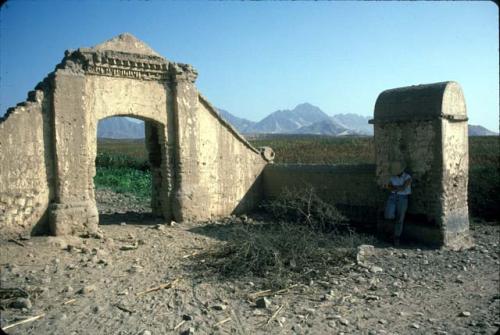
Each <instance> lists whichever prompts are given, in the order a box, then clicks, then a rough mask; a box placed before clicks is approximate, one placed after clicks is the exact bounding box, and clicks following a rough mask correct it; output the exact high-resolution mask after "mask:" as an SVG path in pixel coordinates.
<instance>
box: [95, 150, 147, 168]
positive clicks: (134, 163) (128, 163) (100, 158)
mask: <svg viewBox="0 0 500 335" xmlns="http://www.w3.org/2000/svg"><path fill="white" fill-rule="evenodd" d="M95 165H96V167H98V168H99V167H103V168H124V167H126V168H130V169H135V170H140V171H149V170H150V164H149V161H147V160H144V159H140V158H135V157H131V156H129V155H123V154H112V153H107V152H99V153H98V154H97V156H96V159H95Z"/></svg>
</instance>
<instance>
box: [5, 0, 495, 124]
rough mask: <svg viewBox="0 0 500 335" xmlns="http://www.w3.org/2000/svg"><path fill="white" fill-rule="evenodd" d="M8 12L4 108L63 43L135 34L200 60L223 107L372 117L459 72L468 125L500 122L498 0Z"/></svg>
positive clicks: (71, 5)
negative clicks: (396, 99)
mask: <svg viewBox="0 0 500 335" xmlns="http://www.w3.org/2000/svg"><path fill="white" fill-rule="evenodd" d="M0 19H1V21H0V33H1V35H0V46H1V49H0V75H1V77H0V98H1V100H0V115H1V114H3V113H4V112H5V111H6V109H7V108H8V107H10V106H14V105H15V104H16V103H18V102H20V101H23V100H24V99H25V98H26V93H27V92H28V91H29V90H31V89H33V87H34V86H35V85H36V84H37V83H38V82H39V81H40V80H41V79H43V77H44V76H45V75H46V74H47V73H49V72H51V71H52V70H53V69H54V66H55V65H56V64H57V63H58V62H59V61H60V60H61V59H62V57H63V55H64V50H66V49H71V48H73V49H74V48H78V47H89V46H92V45H95V44H98V43H100V42H102V41H104V40H107V39H109V38H111V37H114V36H115V35H118V34H120V33H122V32H129V33H132V34H133V35H135V36H136V37H138V38H139V39H142V40H143V41H145V42H146V43H147V44H149V45H150V46H151V47H152V48H153V49H155V50H156V51H158V52H159V53H160V54H162V55H163V56H165V57H166V58H167V59H169V60H172V61H178V62H183V63H190V64H192V65H194V66H195V67H196V68H197V69H198V72H199V77H198V80H197V86H198V88H199V90H200V91H201V92H202V93H203V94H204V95H205V96H206V97H207V98H208V99H209V100H210V101H211V102H212V103H213V104H214V105H216V106H218V107H220V108H224V109H226V110H228V111H230V112H231V113H233V114H235V115H237V116H240V117H245V118H247V119H250V120H254V121H256V120H260V119H261V118H263V117H264V116H266V115H267V114H269V113H271V112H273V111H275V110H277V109H287V108H293V107H294V106H295V105H297V104H299V103H302V102H310V103H312V104H314V105H317V106H319V107H320V108H321V109H323V110H324V111H325V112H326V113H328V114H331V115H333V114H337V113H349V112H351V113H358V114H361V115H373V107H374V104H375V100H376V98H377V96H378V94H379V93H380V92H382V91H383V90H385V89H389V88H394V87H400V86H407V85H414V84H422V83H432V82H439V81H446V80H455V81H457V82H459V83H460V84H461V85H462V88H463V90H464V92H465V98H466V102H467V107H468V113H469V118H470V123H471V124H481V125H483V126H486V127H487V128H489V129H492V130H496V131H498V119H499V59H498V55H499V49H498V31H497V29H498V8H497V6H496V5H495V4H494V3H492V2H471V1H466V2H458V3H457V2H433V1H432V2H416V3H415V2H412V3H410V2H379V1H376V2H164V1H161V2H160V1H148V2H142V1H141V2H138V1H128V2H125V1H108V2H104V1H102V2H101V1H99V2H93V1H80V2H76V1H39V2H32V1H9V2H7V4H6V5H3V6H2V8H1V11H0Z"/></svg>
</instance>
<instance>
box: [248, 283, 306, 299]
mask: <svg viewBox="0 0 500 335" xmlns="http://www.w3.org/2000/svg"><path fill="white" fill-rule="evenodd" d="M296 286H297V284H293V285H291V286H289V287H287V288H284V289H281V290H277V291H273V290H264V291H259V292H255V293H251V294H249V295H248V299H250V300H255V299H257V298H261V297H269V296H272V295H277V294H283V293H285V292H288V290H290V289H292V288H294V287H296Z"/></svg>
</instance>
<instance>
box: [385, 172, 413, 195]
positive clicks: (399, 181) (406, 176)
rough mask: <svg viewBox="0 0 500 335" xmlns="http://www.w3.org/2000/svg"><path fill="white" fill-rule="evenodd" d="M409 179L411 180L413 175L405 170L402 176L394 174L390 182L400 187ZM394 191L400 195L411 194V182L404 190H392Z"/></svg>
mask: <svg viewBox="0 0 500 335" xmlns="http://www.w3.org/2000/svg"><path fill="white" fill-rule="evenodd" d="M407 180H411V176H410V175H409V174H408V173H406V172H403V173H402V174H401V176H392V177H391V179H390V180H389V182H390V184H391V185H392V186H396V187H398V186H403V185H404V183H405V182H406V181H407ZM392 193H397V194H399V195H409V194H411V184H410V185H408V186H406V187H405V188H404V190H402V191H392Z"/></svg>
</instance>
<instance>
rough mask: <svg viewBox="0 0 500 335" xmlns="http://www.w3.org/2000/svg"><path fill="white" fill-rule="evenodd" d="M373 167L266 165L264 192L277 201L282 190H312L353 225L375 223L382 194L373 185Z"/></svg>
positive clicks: (374, 184)
mask: <svg viewBox="0 0 500 335" xmlns="http://www.w3.org/2000/svg"><path fill="white" fill-rule="evenodd" d="M375 169H376V167H375V165H370V164H363V165H313V164H269V165H267V166H266V168H265V169H264V174H263V176H264V180H263V181H264V193H265V195H266V197H267V199H274V198H278V197H279V196H280V195H281V194H282V192H283V191H285V190H289V191H292V192H295V191H299V192H300V191H301V190H305V189H308V188H310V187H312V188H313V189H314V192H315V193H316V194H317V195H318V196H319V197H320V198H321V199H322V200H323V201H325V202H327V203H330V204H332V205H335V206H336V207H337V209H339V210H340V211H341V212H342V213H343V214H344V215H345V216H346V217H347V218H349V219H350V220H352V221H354V222H360V223H375V222H376V214H377V211H378V209H379V208H380V207H381V205H382V204H381V201H383V196H382V195H383V194H382V191H381V189H380V188H379V187H378V185H377V184H376V182H375Z"/></svg>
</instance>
